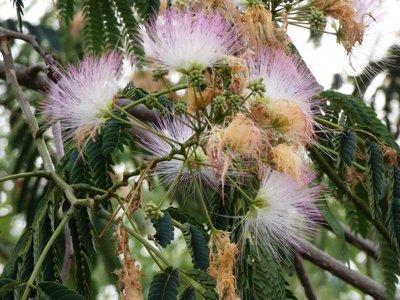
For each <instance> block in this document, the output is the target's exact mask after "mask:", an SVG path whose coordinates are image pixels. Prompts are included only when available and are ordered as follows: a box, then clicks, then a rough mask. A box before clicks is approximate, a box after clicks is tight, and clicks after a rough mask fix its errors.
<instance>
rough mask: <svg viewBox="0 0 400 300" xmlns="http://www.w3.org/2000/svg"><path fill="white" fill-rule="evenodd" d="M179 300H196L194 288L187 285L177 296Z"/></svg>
mask: <svg viewBox="0 0 400 300" xmlns="http://www.w3.org/2000/svg"><path fill="white" fill-rule="evenodd" d="M179 300H196V289H195V288H194V287H192V286H189V287H188V288H187V289H186V290H184V291H183V292H182V294H181V295H180V296H179Z"/></svg>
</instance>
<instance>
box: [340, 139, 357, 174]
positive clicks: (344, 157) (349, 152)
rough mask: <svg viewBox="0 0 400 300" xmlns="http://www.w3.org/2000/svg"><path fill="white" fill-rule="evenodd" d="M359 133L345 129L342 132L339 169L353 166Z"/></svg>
mask: <svg viewBox="0 0 400 300" xmlns="http://www.w3.org/2000/svg"><path fill="white" fill-rule="evenodd" d="M356 148H357V135H356V134H355V133H354V132H353V131H344V132H342V133H341V134H340V139H339V145H338V152H339V170H343V168H344V166H345V165H347V166H349V167H350V166H351V164H352V163H353V160H354V158H355V155H356Z"/></svg>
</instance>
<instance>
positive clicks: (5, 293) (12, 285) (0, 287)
mask: <svg viewBox="0 0 400 300" xmlns="http://www.w3.org/2000/svg"><path fill="white" fill-rule="evenodd" d="M19 285H20V283H19V282H18V281H16V280H12V279H7V278H1V279H0V297H1V299H7V298H9V297H10V294H12V293H11V292H12V291H14V290H15V289H16V288H17V287H18V286H19ZM11 297H12V296H11Z"/></svg>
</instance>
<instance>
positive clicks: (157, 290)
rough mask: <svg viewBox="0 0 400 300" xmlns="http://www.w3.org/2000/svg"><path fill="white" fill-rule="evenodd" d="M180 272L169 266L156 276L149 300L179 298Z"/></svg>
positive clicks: (172, 299)
mask: <svg viewBox="0 0 400 300" xmlns="http://www.w3.org/2000/svg"><path fill="white" fill-rule="evenodd" d="M178 287H179V272H178V270H177V269H173V268H172V267H168V268H166V269H165V270H164V272H162V273H159V274H157V275H156V276H154V278H153V281H152V282H151V286H150V291H149V300H176V299H177V298H178Z"/></svg>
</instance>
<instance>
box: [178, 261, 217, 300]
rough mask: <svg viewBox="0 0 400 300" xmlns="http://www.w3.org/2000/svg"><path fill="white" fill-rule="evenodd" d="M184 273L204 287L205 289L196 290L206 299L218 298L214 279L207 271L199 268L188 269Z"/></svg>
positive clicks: (213, 299)
mask: <svg viewBox="0 0 400 300" xmlns="http://www.w3.org/2000/svg"><path fill="white" fill-rule="evenodd" d="M186 273H187V274H188V275H189V276H190V277H191V278H193V279H195V280H196V281H197V282H198V283H199V284H201V285H202V286H203V287H204V288H205V291H203V292H200V291H198V290H197V293H200V294H201V296H202V297H204V298H205V299H207V300H217V299H218V297H217V294H216V293H215V280H214V278H212V277H211V276H210V275H209V274H208V273H207V272H205V271H202V270H200V269H190V270H189V271H187V272H186Z"/></svg>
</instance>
